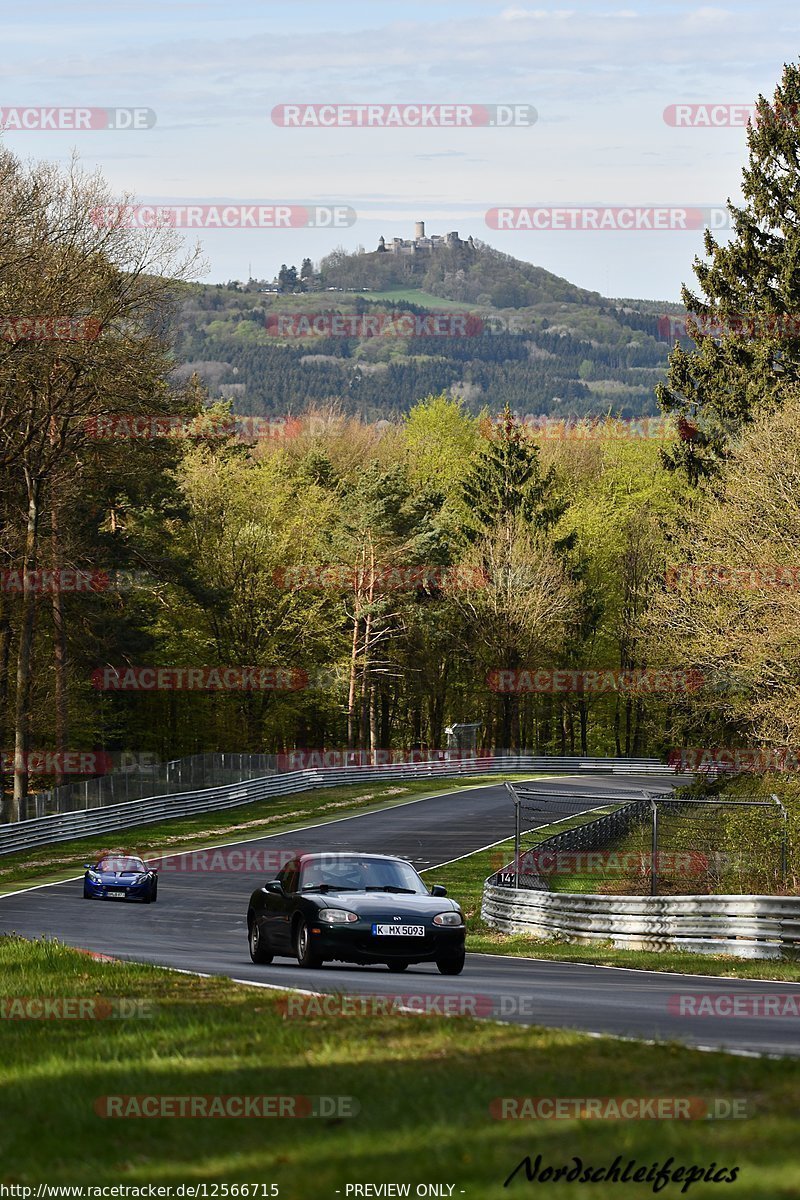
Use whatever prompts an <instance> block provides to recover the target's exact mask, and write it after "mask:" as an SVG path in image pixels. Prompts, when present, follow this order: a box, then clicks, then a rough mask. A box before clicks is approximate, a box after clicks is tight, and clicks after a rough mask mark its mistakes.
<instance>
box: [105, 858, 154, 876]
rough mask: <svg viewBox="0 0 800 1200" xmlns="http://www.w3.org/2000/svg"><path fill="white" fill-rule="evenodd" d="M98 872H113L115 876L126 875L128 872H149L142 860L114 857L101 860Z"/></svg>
mask: <svg viewBox="0 0 800 1200" xmlns="http://www.w3.org/2000/svg"><path fill="white" fill-rule="evenodd" d="M97 870H98V871H113V872H114V874H115V875H124V874H127V873H128V872H137V873H140V874H141V872H143V871H146V870H147V867H146V866H145V865H144V863H143V862H142V860H141V859H140V858H123V857H118V856H113V857H109V858H101V859H100V862H99V863H98V864H97Z"/></svg>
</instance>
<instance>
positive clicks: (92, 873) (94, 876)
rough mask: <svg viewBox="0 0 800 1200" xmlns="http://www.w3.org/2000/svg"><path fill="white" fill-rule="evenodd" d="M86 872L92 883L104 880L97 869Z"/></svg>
mask: <svg viewBox="0 0 800 1200" xmlns="http://www.w3.org/2000/svg"><path fill="white" fill-rule="evenodd" d="M86 874H87V876H88V877H89V882H90V883H101V882H102V880H101V879H100V876H99V875H98V874H97V872H96V871H87V872H86Z"/></svg>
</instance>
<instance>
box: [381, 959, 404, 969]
mask: <svg viewBox="0 0 800 1200" xmlns="http://www.w3.org/2000/svg"><path fill="white" fill-rule="evenodd" d="M386 965H387V967H388V968H389V970H390V971H407V970H408V959H407V958H397V959H395V961H394V962H387V964H386Z"/></svg>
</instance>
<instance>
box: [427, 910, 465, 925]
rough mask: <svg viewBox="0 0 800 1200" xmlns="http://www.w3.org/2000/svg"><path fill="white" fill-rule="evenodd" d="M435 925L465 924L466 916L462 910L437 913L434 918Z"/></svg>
mask: <svg viewBox="0 0 800 1200" xmlns="http://www.w3.org/2000/svg"><path fill="white" fill-rule="evenodd" d="M433 923H434V925H463V924H464V918H463V917H462V915H461V913H460V912H444V913H437V914H436V916H435V917H434V918H433Z"/></svg>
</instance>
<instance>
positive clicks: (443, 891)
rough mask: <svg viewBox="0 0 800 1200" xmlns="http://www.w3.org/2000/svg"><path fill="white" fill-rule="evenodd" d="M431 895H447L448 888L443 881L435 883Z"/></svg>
mask: <svg viewBox="0 0 800 1200" xmlns="http://www.w3.org/2000/svg"><path fill="white" fill-rule="evenodd" d="M431 895H432V896H446V895H447V888H446V887H444V886H443V884H441V883H435V884H434V885H433V887H432V888H431Z"/></svg>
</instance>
